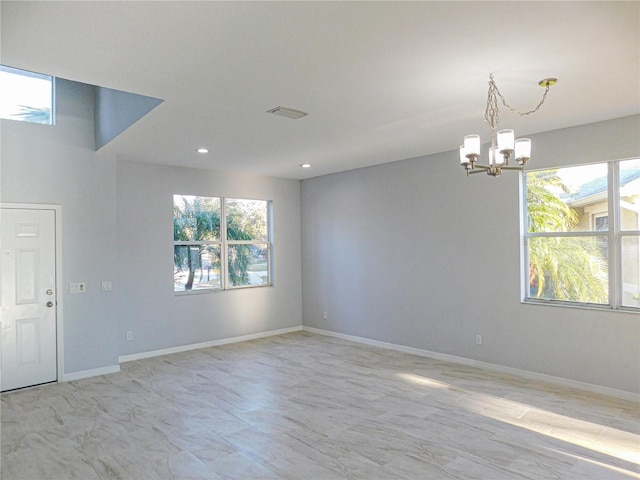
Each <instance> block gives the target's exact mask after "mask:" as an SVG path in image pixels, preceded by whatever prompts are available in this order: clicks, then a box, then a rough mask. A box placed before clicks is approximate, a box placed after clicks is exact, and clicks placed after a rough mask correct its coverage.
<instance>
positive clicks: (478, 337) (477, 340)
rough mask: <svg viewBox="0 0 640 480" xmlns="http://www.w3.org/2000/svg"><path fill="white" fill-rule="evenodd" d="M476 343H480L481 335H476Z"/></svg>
mask: <svg viewBox="0 0 640 480" xmlns="http://www.w3.org/2000/svg"><path fill="white" fill-rule="evenodd" d="M476 345H482V335H476Z"/></svg>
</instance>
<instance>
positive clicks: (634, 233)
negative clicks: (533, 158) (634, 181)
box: [520, 157, 640, 313]
mask: <svg viewBox="0 0 640 480" xmlns="http://www.w3.org/2000/svg"><path fill="white" fill-rule="evenodd" d="M635 159H636V158H635V157H631V158H624V159H619V160H611V161H602V162H593V163H591V165H593V164H607V173H608V175H607V177H608V181H607V192H608V194H607V203H608V216H609V230H608V231H597V230H592V231H580V232H529V225H528V217H527V211H528V205H527V183H526V174H527V173H532V172H536V171H544V170H553V169H554V168H558V169H562V168H570V167H579V166H581V165H590V164H575V165H562V166H558V167H544V168H539V169H536V170H527V171H525V172H522V173H521V176H520V180H521V183H520V185H521V192H520V193H521V195H520V204H521V209H520V212H521V227H520V231H521V238H522V240H523V241H522V248H521V281H522V284H521V301H522V302H523V303H528V304H543V305H559V306H567V307H577V308H596V309H605V310H620V311H628V312H635V313H640V306H638V307H633V306H628V305H622V294H623V284H622V240H623V238H625V237H640V230H622V229H621V223H620V204H621V202H620V174H619V171H620V170H619V167H620V163H621V162H624V161H625V160H635ZM600 216H602V215H600ZM590 220H591V223H592V225H594V224H595V222H594V221H595V215H594V216H593V217H592V219H590ZM544 237H546V238H571V237H573V238H576V237H577V238H580V237H588V238H598V237H604V238H606V241H607V244H608V246H609V248H608V249H607V251H608V258H607V266H608V277H609V303H608V304H599V303H585V302H575V301H567V300H556V299H546V298H544V299H543V298H534V297H530V296H529V280H530V279H529V239H530V238H544Z"/></svg>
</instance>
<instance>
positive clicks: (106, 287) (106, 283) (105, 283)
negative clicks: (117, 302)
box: [102, 280, 112, 292]
mask: <svg viewBox="0 0 640 480" xmlns="http://www.w3.org/2000/svg"><path fill="white" fill-rule="evenodd" d="M111 289H112V286H111V280H103V281H102V291H103V292H110V291H111Z"/></svg>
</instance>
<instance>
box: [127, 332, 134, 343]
mask: <svg viewBox="0 0 640 480" xmlns="http://www.w3.org/2000/svg"><path fill="white" fill-rule="evenodd" d="M127 340H129V341H131V340H133V332H132V331H131V330H128V331H127Z"/></svg>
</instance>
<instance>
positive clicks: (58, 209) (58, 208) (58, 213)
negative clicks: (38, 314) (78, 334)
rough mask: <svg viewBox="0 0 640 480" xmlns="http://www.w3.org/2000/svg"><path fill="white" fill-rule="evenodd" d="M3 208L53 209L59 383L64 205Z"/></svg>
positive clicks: (0, 205)
mask: <svg viewBox="0 0 640 480" xmlns="http://www.w3.org/2000/svg"><path fill="white" fill-rule="evenodd" d="M0 208H1V209H5V208H6V209H13V210H53V212H54V219H55V225H54V228H55V242H56V244H55V252H56V255H55V257H56V258H55V266H56V287H55V288H56V292H57V293H56V361H57V364H56V370H57V378H56V381H57V382H58V383H60V382H62V381H64V380H63V378H64V341H63V339H64V335H63V333H64V329H63V323H64V322H63V320H62V312H63V310H64V309H63V306H62V299H63V296H64V295H63V288H62V286H63V285H62V205H54V204H45V203H6V202H2V203H0Z"/></svg>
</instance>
